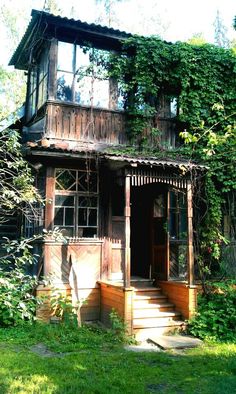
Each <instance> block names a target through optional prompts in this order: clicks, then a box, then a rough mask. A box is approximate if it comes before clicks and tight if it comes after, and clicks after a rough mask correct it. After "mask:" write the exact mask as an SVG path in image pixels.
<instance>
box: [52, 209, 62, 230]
mask: <svg viewBox="0 0 236 394" xmlns="http://www.w3.org/2000/svg"><path fill="white" fill-rule="evenodd" d="M63 214H64V209H63V208H55V216H54V225H55V226H62V225H63Z"/></svg>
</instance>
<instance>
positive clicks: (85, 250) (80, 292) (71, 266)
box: [37, 240, 103, 321]
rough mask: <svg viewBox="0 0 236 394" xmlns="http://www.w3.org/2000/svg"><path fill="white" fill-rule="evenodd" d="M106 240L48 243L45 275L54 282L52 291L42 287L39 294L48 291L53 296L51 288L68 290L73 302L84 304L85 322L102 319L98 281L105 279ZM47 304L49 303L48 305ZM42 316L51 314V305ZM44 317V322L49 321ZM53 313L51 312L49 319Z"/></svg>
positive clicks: (82, 312)
mask: <svg viewBox="0 0 236 394" xmlns="http://www.w3.org/2000/svg"><path fill="white" fill-rule="evenodd" d="M102 247H103V241H102V240H101V241H100V240H90V241H89V240H84V241H78V242H69V243H68V244H64V243H62V242H53V241H47V242H46V243H45V246H44V256H45V257H44V276H45V277H46V278H47V277H48V278H51V279H52V282H53V283H52V286H51V287H50V288H42V286H40V287H39V288H38V290H37V294H38V295H39V296H40V295H41V294H44V293H45V292H46V293H47V294H48V295H49V296H50V294H51V291H52V290H51V289H52V288H54V289H58V290H59V291H60V290H61V291H62V294H64V290H65V289H66V291H67V292H68V294H69V295H71V297H72V301H74V302H75V303H77V302H78V301H79V302H81V303H82V308H81V317H82V320H83V321H86V320H98V319H99V318H100V289H99V286H98V284H97V281H98V280H99V279H100V277H101V259H102ZM46 304H47V303H46ZM40 310H41V311H43V310H44V312H40V313H42V315H45V316H46V315H47V313H46V312H45V311H46V310H48V305H46V306H45V308H44V309H42V308H41V309H40ZM45 316H44V319H45V318H46V317H45ZM49 317H50V311H49V310H48V317H47V319H49Z"/></svg>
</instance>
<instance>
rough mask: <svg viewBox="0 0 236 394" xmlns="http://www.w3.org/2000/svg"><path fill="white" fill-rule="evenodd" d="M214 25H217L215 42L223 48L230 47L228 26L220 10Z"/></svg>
mask: <svg viewBox="0 0 236 394" xmlns="http://www.w3.org/2000/svg"><path fill="white" fill-rule="evenodd" d="M214 26H215V44H216V45H217V46H219V47H221V48H229V39H228V38H227V28H226V27H225V25H224V23H223V20H222V18H221V16H220V12H219V10H217V13H216V18H215V22H214Z"/></svg>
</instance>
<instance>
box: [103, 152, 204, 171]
mask: <svg viewBox="0 0 236 394" xmlns="http://www.w3.org/2000/svg"><path fill="white" fill-rule="evenodd" d="M104 158H105V159H107V160H111V161H114V162H117V164H118V163H120V164H122V163H127V164H130V165H131V166H132V167H137V166H140V165H142V166H149V167H161V168H163V169H164V168H169V169H178V170H180V171H183V172H186V171H190V170H192V169H196V170H201V171H202V170H206V169H207V167H206V166H205V165H203V164H198V163H194V162H192V161H191V160H186V159H183V158H176V159H171V158H158V157H142V156H128V155H121V154H116V155H114V154H104Z"/></svg>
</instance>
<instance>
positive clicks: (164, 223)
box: [99, 157, 197, 333]
mask: <svg viewBox="0 0 236 394" xmlns="http://www.w3.org/2000/svg"><path fill="white" fill-rule="evenodd" d="M119 160H120V159H119V158H118V157H112V158H111V157H109V165H110V166H111V167H112V168H113V170H114V168H117V170H116V177H115V178H116V182H118V183H119V185H120V188H121V189H122V190H123V193H124V215H123V216H117V215H113V214H112V211H113V209H112V207H111V208H110V215H109V223H110V227H109V237H108V238H107V239H106V245H105V259H104V261H103V264H104V266H103V269H102V273H103V275H102V277H101V280H100V281H99V284H100V289H101V320H102V321H103V322H104V323H105V324H107V323H108V320H109V314H110V312H111V310H112V309H113V308H114V309H115V310H116V311H117V312H118V314H119V315H120V316H121V317H122V318H123V319H124V321H125V322H126V324H127V326H128V328H129V331H130V332H131V333H134V332H137V329H136V328H137V324H136V322H137V321H138V322H140V321H141V320H140V319H139V318H141V317H142V313H141V312H139V311H137V309H140V308H142V309H143V310H145V313H144V314H143V316H144V318H146V320H142V324H143V327H145V322H146V325H147V327H146V328H148V327H149V328H150V327H151V328H155V327H154V326H155V324H158V321H161V325H162V326H163V325H165V324H166V325H167V326H168V325H169V326H171V325H172V320H173V319H171V317H174V319H175V315H176V319H177V320H178V321H180V319H183V320H185V319H189V318H190V317H191V316H192V315H193V314H194V313H195V310H196V295H197V290H196V287H195V285H194V256H193V209H192V201H193V187H192V180H191V176H192V174H191V170H192V168H190V165H189V167H187V166H186V167H184V166H183V165H182V164H180V163H177V162H173V161H169V162H163V161H162V162H161V163H160V162H157V161H154V160H153V161H152V160H135V159H128V158H126V159H125V162H124V161H123V163H122V164H121V162H120V161H119ZM117 162H118V163H117ZM117 164H118V165H117ZM124 165H125V168H120V167H124ZM111 199H112V197H111ZM113 204H114V201H113ZM111 205H112V202H111ZM140 287H141V289H140ZM137 300H138V301H141V300H142V302H138V304H137ZM144 300H148V302H146V301H145V302H144ZM154 300H155V302H154ZM161 300H162V301H163V302H160V301H161ZM163 304H164V305H163ZM137 305H139V307H137ZM172 307H173V308H172ZM148 309H150V311H149V312H148ZM168 311H169V312H170V313H169V315H168V313H167V312H168ZM176 312H177V313H176ZM158 313H159V315H158ZM157 315H158V317H160V318H161V319H159V320H157V319H156V317H157ZM136 317H137V318H138V320H136ZM165 317H167V320H165V319H164V318H165ZM148 319H149V320H148ZM150 319H151V320H150ZM176 319H175V320H176ZM164 320H165V321H164ZM173 325H174V324H173ZM139 326H140V324H139ZM140 327H141V326H140Z"/></svg>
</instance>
